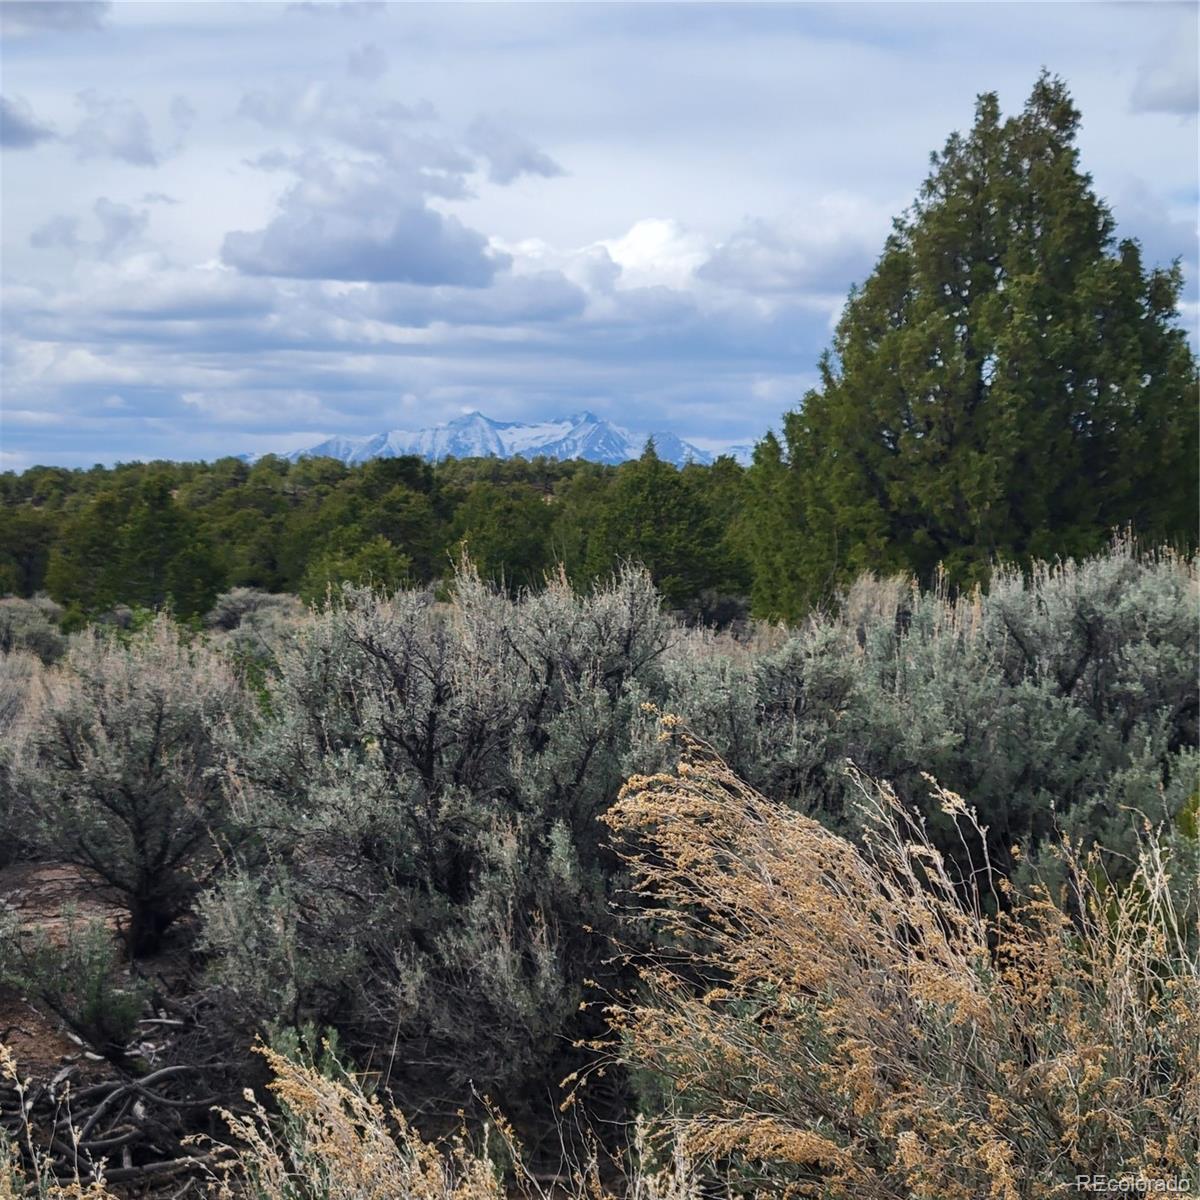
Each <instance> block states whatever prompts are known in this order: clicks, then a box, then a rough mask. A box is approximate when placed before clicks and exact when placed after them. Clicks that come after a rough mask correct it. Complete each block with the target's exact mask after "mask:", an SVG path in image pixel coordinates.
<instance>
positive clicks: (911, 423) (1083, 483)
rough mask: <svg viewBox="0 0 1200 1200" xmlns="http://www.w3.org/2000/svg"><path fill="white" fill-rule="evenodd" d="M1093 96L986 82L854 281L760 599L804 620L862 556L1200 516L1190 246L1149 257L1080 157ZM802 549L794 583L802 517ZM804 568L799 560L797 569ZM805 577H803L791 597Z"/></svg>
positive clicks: (1025, 549)
mask: <svg viewBox="0 0 1200 1200" xmlns="http://www.w3.org/2000/svg"><path fill="white" fill-rule="evenodd" d="M1079 121H1080V114H1079V112H1078V110H1077V109H1076V108H1075V107H1074V105H1073V104H1072V103H1071V99H1070V97H1069V95H1068V93H1067V90H1066V88H1065V86H1064V85H1063V83H1062V82H1061V81H1059V80H1057V79H1053V78H1051V77H1050V76H1048V75H1045V74H1043V75H1042V77H1041V78H1040V79H1039V80H1038V82H1037V84H1036V85H1035V87H1034V89H1033V92H1032V94H1031V96H1030V98H1029V100H1028V102H1027V103H1026V105H1025V108H1024V110H1023V111H1022V112H1021V113H1020V114H1018V115H1016V116H1013V117H1010V118H1008V119H1007V120H1003V119H1002V118H1001V115H1000V110H999V104H998V101H997V98H996V96H995V95H994V94H987V95H983V96H981V97H980V98H979V101H978V103H977V107H976V114H975V124H974V127H973V128H972V130H971V131H970V133H969V134H967V135H966V136H962V135H959V134H954V135H952V136H951V137H950V139H949V140H948V141H947V143H946V146H945V149H944V150H943V151H942V153H941V154H935V155H934V156H933V158H932V170H931V173H930V175H929V178H928V179H927V180H926V182H925V184H924V186H923V187H922V189H921V193H920V195H919V197H918V199H917V200H916V202H915V204H914V205H913V207H912V208H911V209H910V210H909V211H908V212H907V213H906V214H905V215H904V216H902V217H901V218H899V219H898V220H897V221H896V222H895V226H894V231H893V233H892V235H891V236H890V237H889V238H888V240H887V243H886V245H885V247H884V250H883V254H882V256H881V258H880V259H879V262H878V263H877V264H876V267H875V269H874V271H873V272H872V274H871V275H870V277H869V278H868V279H867V281H866V283H865V284H864V285H863V286H862V288H861V289H854V290H852V291H851V293H850V298H849V300H848V302H847V305H846V309H845V311H844V313H843V316H842V319H841V322H840V323H839V325H838V328H837V333H836V336H835V338H834V343H833V347H832V349H831V351H830V352H828V353H826V355H825V356H824V357H823V359H822V361H821V365H820V370H821V385H820V387H819V388H817V389H816V390H814V391H811V392H810V393H809V394H808V395H807V396H806V397H805V400H804V406H803V408H802V409H801V410H800V411H799V412H794V413H790V414H788V415H787V417H786V418H785V429H784V431H785V436H786V443H787V455H786V465H787V473H788V475H789V476H790V479H791V491H790V493H785V495H784V497H783V499H782V501H780V500H778V499H776V498H775V497H774V495H773V492H774V489H775V488H776V487H778V486H780V484H778V483H776V484H772V483H771V479H772V477H773V476H774V475H778V474H779V462H778V461H777V460H776V457H775V455H774V452H773V451H772V449H771V448H770V447H769V446H768V447H766V448H765V449H763V450H761V451H760V454H759V455H758V456H757V458H758V461H757V462H756V465H755V467H754V470H753V471H752V475H753V476H755V477H756V478H755V483H756V484H757V487H756V488H755V489H754V490H755V491H756V493H757V495H758V497H759V503H760V504H761V503H763V502H764V500H765V502H766V504H767V510H766V511H765V512H760V511H755V510H754V506H753V505H752V507H751V511H750V513H749V514H748V519H749V525H750V528H754V527H755V526H757V525H758V524H759V522H760V518H761V520H762V526H763V529H762V532H761V534H759V535H757V536H756V537H755V539H754V540H755V542H756V544H757V549H756V551H755V569H756V592H755V594H756V597H757V599H758V610H759V611H760V612H762V613H765V614H771V615H785V616H795V615H797V614H798V613H799V612H802V611H804V610H805V609H807V608H808V607H810V606H811V605H812V604H814V603H816V602H818V601H820V600H821V599H822V598H823V597H824V596H827V595H828V594H829V592H830V590H831V588H832V586H833V585H834V584H836V583H840V582H844V581H845V580H847V579H849V578H851V577H852V576H853V575H854V574H856V573H857V572H859V571H861V570H864V569H865V570H876V571H915V572H917V573H918V574H919V575H921V576H923V577H926V578H928V577H929V576H930V575H931V574H932V573H933V571H934V570H935V568H936V566H937V564H938V563H942V564H943V565H944V566H945V568H946V570H947V571H948V573H949V576H950V578H951V580H953V581H956V582H969V581H972V580H976V579H980V578H982V577H983V576H984V575H985V574H986V572H987V569H988V564H989V562H991V561H992V560H993V559H995V558H997V557H1007V558H1014V559H1017V560H1019V561H1028V560H1029V559H1030V558H1032V557H1036V556H1054V555H1060V554H1070V555H1079V554H1084V553H1088V552H1091V551H1094V550H1095V549H1097V548H1099V547H1100V546H1102V545H1103V544H1104V542H1105V541H1106V540H1107V539H1108V537H1109V536H1110V533H1111V531H1112V529H1113V528H1114V527H1117V526H1123V525H1126V524H1131V525H1132V526H1133V527H1134V528H1135V530H1136V531H1137V532H1138V533H1140V534H1142V535H1144V536H1146V537H1148V538H1154V539H1162V538H1176V539H1178V538H1185V539H1190V538H1191V537H1192V534H1193V526H1194V516H1195V511H1194V510H1195V496H1196V490H1197V422H1196V408H1195V400H1196V391H1195V389H1196V381H1197V374H1196V363H1195V359H1194V356H1193V355H1192V352H1191V350H1190V349H1189V347H1188V344H1187V340H1186V336H1185V334H1184V331H1183V330H1182V329H1181V328H1180V327H1179V325H1178V324H1177V322H1176V312H1177V303H1178V299H1179V294H1180V290H1181V287H1182V275H1181V272H1180V269H1179V266H1178V263H1175V264H1173V265H1172V266H1170V267H1168V268H1165V269H1159V268H1156V269H1151V270H1146V269H1145V268H1144V267H1143V265H1142V261H1141V254H1140V250H1139V248H1138V246H1137V243H1136V242H1133V241H1130V240H1123V241H1121V242H1119V243H1117V241H1116V239H1115V235H1114V222H1113V218H1112V215H1111V213H1110V211H1109V209H1108V207H1107V206H1106V205H1105V203H1104V202H1103V201H1102V200H1100V199H1099V198H1098V197H1097V196H1096V194H1095V192H1094V191H1093V189H1092V181H1091V177H1090V176H1089V175H1087V174H1085V173H1084V172H1083V171H1082V170H1081V169H1080V166H1079V153H1078V150H1077V149H1076V145H1075V141H1076V135H1077V133H1078V129H1079ZM781 513H785V514H786V516H785V519H784V521H783V523H782V524H783V526H784V527H786V529H787V535H786V536H787V539H788V540H789V541H791V542H794V541H796V540H797V539H799V540H800V541H801V542H802V549H801V550H800V551H799V552H798V554H797V557H796V559H795V560H794V562H793V563H792V564H791V570H790V571H788V572H785V573H784V577H783V578H781V579H779V580H778V581H776V582H771V581H769V580H766V579H765V578H764V577H765V576H767V575H769V574H770V573H772V572H778V571H779V564H778V561H777V553H776V547H779V546H780V545H782V544H783V542H782V541H781V536H780V535H781V534H782V533H783V530H782V529H776V530H775V533H774V535H772V534H771V533H768V532H767V530H768V529H769V528H771V527H773V526H777V525H778V524H779V518H780V514H781ZM789 575H790V576H792V577H794V578H788V576H789ZM780 587H783V588H784V589H785V592H786V594H784V595H779V594H776V593H777V591H778V589H779V588H780Z"/></svg>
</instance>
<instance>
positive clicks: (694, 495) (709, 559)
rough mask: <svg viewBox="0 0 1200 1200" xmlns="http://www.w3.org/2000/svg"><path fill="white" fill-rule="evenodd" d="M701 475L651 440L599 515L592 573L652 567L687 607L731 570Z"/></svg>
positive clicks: (663, 587)
mask: <svg viewBox="0 0 1200 1200" xmlns="http://www.w3.org/2000/svg"><path fill="white" fill-rule="evenodd" d="M708 499H709V498H708V497H707V496H706V495H705V494H704V492H703V490H702V487H701V485H700V484H698V483H697V481H696V479H695V476H694V475H692V476H685V475H684V474H683V473H682V472H680V471H678V470H677V469H676V468H675V467H674V466H672V465H671V464H670V463H668V462H663V461H662V459H660V458H659V457H658V454H657V452H656V451H655V449H654V440H653V439H650V440H649V441H647V443H646V448H645V450H644V451H643V452H642V456H641V458H638V459H635V460H634V461H632V462H627V463H622V464H621V466H620V467H618V468H617V474H616V478H615V480H614V481H613V483H612V486H611V487H610V488H609V489H608V490H607V492H606V494H605V495H604V497H603V499H602V502H601V504H600V505H599V507H598V510H597V512H596V514H595V523H594V526H593V527H592V530H591V532H590V535H589V538H588V550H587V558H586V560H585V561H586V573H587V574H588V575H590V576H591V577H592V578H593V579H598V578H602V577H603V576H605V575H607V574H608V572H610V571H611V570H612V568H613V564H614V563H618V562H620V561H622V560H630V561H633V562H637V563H640V564H642V565H643V566H644V567H646V569H647V570H648V571H649V572H650V575H651V578H653V580H654V583H655V585H656V586H657V587H658V589H659V591H660V592H662V594H663V598H664V599H665V600H666V601H667V603H668V604H670V605H671V606H672V607H674V608H683V607H685V606H686V605H687V603H688V601H689V600H692V599H693V598H695V597H696V596H698V595H699V594H700V592H701V590H702V589H704V588H705V587H709V586H712V585H713V583H714V581H717V580H720V579H721V577H722V575H727V574H728V573H729V565H728V562H727V560H726V557H725V555H724V552H723V547H722V533H723V530H722V529H721V527H720V525H719V523H718V521H717V519H716V517H715V515H714V513H713V511H712V509H711V507H710V505H709V502H708Z"/></svg>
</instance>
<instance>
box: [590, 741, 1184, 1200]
mask: <svg viewBox="0 0 1200 1200" xmlns="http://www.w3.org/2000/svg"><path fill="white" fill-rule="evenodd" d="M664 725H665V731H664V736H666V737H671V738H676V739H678V741H679V742H680V743H681V747H682V757H681V761H680V762H679V766H678V769H677V771H676V772H674V773H670V774H660V775H656V776H653V777H648V778H635V779H632V780H630V781H629V783H628V784H627V786H626V788H625V789H624V791H623V793H622V798H621V800H620V802H619V803H618V804H617V806H616V807H615V808H614V809H613V810H612V811H611V812H610V814H609V815H608V817H607V820H608V822H609V824H610V825H611V826H612V827H613V828H614V830H616V831H617V832H618V834H620V835H621V836H622V838H623V839H624V842H625V846H626V852H627V856H628V861H629V863H630V865H631V867H632V870H633V872H634V875H635V879H636V886H637V890H638V892H639V893H640V897H641V901H642V904H643V905H644V907H643V909H642V912H641V916H642V919H644V920H645V921H647V922H649V923H650V925H651V927H652V934H651V938H650V940H651V941H652V943H653V944H655V945H656V946H657V947H658V950H657V951H656V953H655V954H654V955H652V956H651V958H650V961H649V962H647V963H645V964H644V965H643V967H642V978H643V982H644V992H643V996H642V998H641V999H640V1000H639V1001H638V1002H637V1003H634V1004H631V1005H628V1006H623V1007H617V1008H615V1009H614V1010H613V1019H614V1022H615V1023H616V1026H617V1028H618V1030H619V1033H620V1041H619V1044H618V1046H617V1047H616V1049H615V1052H616V1053H617V1054H618V1055H619V1056H621V1057H622V1058H624V1059H625V1060H627V1061H630V1062H632V1063H633V1064H634V1065H636V1066H638V1067H641V1068H643V1069H645V1070H647V1071H649V1072H652V1073H653V1074H654V1075H655V1076H657V1077H659V1078H661V1079H664V1080H667V1081H669V1083H668V1086H667V1088H666V1098H665V1101H664V1103H665V1106H666V1108H667V1109H668V1112H667V1117H668V1119H669V1122H670V1124H671V1125H672V1126H673V1127H674V1129H675V1130H676V1131H677V1133H678V1134H679V1135H680V1136H681V1137H682V1138H683V1141H684V1144H685V1146H686V1147H687V1149H688V1151H689V1152H690V1153H692V1154H694V1155H698V1156H701V1157H703V1158H706V1159H707V1160H709V1161H712V1162H716V1163H720V1164H721V1165H722V1166H723V1168H724V1169H725V1170H729V1169H730V1167H731V1166H732V1167H733V1168H735V1169H737V1170H739V1171H740V1172H741V1178H742V1180H743V1181H744V1185H745V1187H746V1189H747V1190H748V1191H754V1190H755V1189H761V1194H762V1195H770V1196H777V1195H819V1196H822V1197H824V1198H826V1200H833V1198H835V1197H852V1196H853V1197H878V1198H880V1200H883V1198H893V1197H894V1198H896V1200H900V1198H901V1197H903V1198H906V1200H914V1198H918V1197H920V1198H929V1200H935V1198H936V1200H979V1198H980V1197H996V1198H998V1200H1021V1198H1025V1197H1043V1196H1051V1195H1059V1194H1065V1193H1068V1192H1072V1193H1073V1192H1074V1190H1075V1181H1076V1176H1078V1175H1082V1174H1095V1173H1104V1174H1107V1175H1109V1176H1111V1177H1114V1178H1127V1179H1133V1180H1137V1179H1144V1180H1154V1179H1159V1180H1170V1179H1175V1180H1186V1181H1188V1182H1190V1183H1192V1185H1193V1186H1195V1183H1196V1181H1197V1167H1198V1166H1200V963H1198V959H1197V937H1196V930H1195V929H1194V928H1189V927H1187V926H1186V923H1185V920H1184V918H1181V916H1180V914H1179V913H1178V912H1177V911H1176V908H1175V907H1174V905H1173V902H1172V892H1171V888H1170V886H1169V883H1170V876H1171V872H1172V870H1173V869H1174V868H1173V866H1172V864H1171V862H1170V861H1169V860H1168V859H1167V858H1166V857H1165V856H1164V853H1163V852H1162V850H1161V849H1160V848H1159V846H1158V844H1157V842H1156V840H1155V839H1154V837H1153V835H1152V834H1151V833H1150V832H1149V831H1146V833H1145V835H1144V836H1143V839H1142V849H1141V855H1140V858H1139V860H1138V862H1137V864H1136V868H1135V872H1134V878H1133V881H1132V883H1131V884H1129V885H1128V886H1126V887H1125V888H1124V889H1122V890H1121V891H1120V892H1118V891H1116V890H1115V889H1113V888H1112V887H1110V886H1109V885H1108V884H1107V883H1106V881H1105V880H1104V879H1103V877H1102V876H1101V875H1100V874H1099V873H1098V872H1097V871H1096V870H1095V860H1094V859H1092V860H1089V861H1086V862H1081V861H1078V860H1077V859H1076V858H1075V857H1074V856H1073V855H1072V854H1071V852H1070V849H1069V848H1067V847H1063V848H1062V850H1061V853H1062V856H1063V859H1064V860H1065V862H1064V865H1065V868H1066V871H1067V877H1068V879H1069V881H1070V882H1069V886H1068V888H1067V889H1066V890H1065V891H1064V893H1063V894H1062V895H1058V896H1053V897H1052V896H1050V895H1048V894H1046V893H1045V892H1035V893H1033V894H1029V895H1024V896H1017V895H1013V894H1011V893H1008V894H997V893H1001V892H1002V891H1004V892H1007V889H1006V888H1005V886H1004V885H1003V883H1002V881H999V880H997V879H995V877H994V876H993V875H992V873H991V872H990V870H989V869H988V866H987V864H986V863H984V864H981V867H980V869H979V870H978V871H977V872H976V873H975V875H974V877H973V878H970V879H959V878H955V877H954V875H953V874H952V869H951V867H950V866H949V865H948V864H947V863H946V862H945V861H944V860H943V858H942V857H941V855H939V854H938V852H937V851H936V850H935V849H934V848H933V847H932V846H931V844H930V842H929V840H928V838H927V837H926V836H925V831H924V829H923V828H922V827H921V825H919V824H918V823H917V822H916V821H914V820H913V818H911V817H910V816H909V815H908V814H907V813H906V812H905V811H903V810H902V809H901V806H900V805H899V804H898V803H897V801H896V799H895V796H894V795H893V793H892V792H891V791H890V790H889V789H888V788H886V787H879V786H876V785H874V784H872V783H870V782H869V781H867V780H865V779H862V778H858V779H857V783H858V787H859V792H860V795H861V802H862V807H863V809H864V812H865V814H866V816H867V818H868V822H869V826H870V835H869V837H868V839H867V844H866V846H865V847H864V848H859V847H856V846H855V845H853V844H851V843H850V842H848V841H846V840H844V839H843V838H840V837H837V836H835V835H833V834H832V833H830V832H828V831H827V830H826V829H824V828H823V827H822V826H820V825H818V824H817V823H816V822H814V821H812V820H809V819H807V818H805V817H803V816H800V815H798V814H796V813H794V812H791V811H788V810H786V809H784V808H782V807H780V806H778V805H775V804H772V803H771V802H769V801H768V800H766V799H764V798H763V797H762V796H760V795H758V794H756V793H755V792H754V791H752V790H751V789H750V788H748V787H746V786H745V785H744V784H742V783H741V782H740V781H739V780H737V779H736V778H734V777H733V775H732V774H731V773H730V772H729V770H728V769H727V768H726V767H725V765H724V764H723V763H722V762H721V761H720V760H719V759H718V758H717V757H716V756H715V755H714V754H713V753H712V752H711V751H709V750H708V749H707V748H706V747H704V746H703V745H701V744H699V743H698V742H696V741H695V739H693V738H691V737H690V736H689V735H688V734H687V733H686V732H685V731H683V730H681V729H678V728H677V727H675V723H674V722H673V720H672V719H671V718H666V719H665V720H664ZM939 796H940V799H941V802H942V804H943V807H944V809H945V810H946V812H947V813H948V814H949V815H951V816H952V817H953V818H954V819H955V820H956V821H957V823H958V825H959V828H960V830H961V831H962V834H963V837H964V839H965V840H967V841H968V842H973V843H974V844H982V842H983V838H982V830H980V829H979V827H978V826H977V825H976V824H975V821H974V817H973V814H972V813H971V812H970V811H969V810H968V809H967V808H966V806H965V805H964V803H963V801H962V800H961V799H960V798H959V797H957V796H955V795H953V794H950V793H948V792H944V791H942V792H940V793H939ZM1194 882H1195V881H1193V884H1194ZM997 911H998V912H1000V913H1001V914H1002V915H1001V916H990V915H988V914H989V913H995V912H997Z"/></svg>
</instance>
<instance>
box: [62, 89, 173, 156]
mask: <svg viewBox="0 0 1200 1200" xmlns="http://www.w3.org/2000/svg"><path fill="white" fill-rule="evenodd" d="M76 100H77V102H78V103H79V105H80V106H81V107H82V108H83V109H84V111H85V113H86V114H87V115H86V116H85V117H84V118H83V120H82V121H80V123H79V126H78V128H77V129H76V130H75V132H74V133H73V134H72V135H71V136H70V138H69V139H67V140H68V141H70V142H71V144H72V145H74V146H75V148H76V150H77V151H78V153H79V157H80V158H116V159H120V160H121V161H123V162H127V163H132V164H133V165H134V166H137V167H154V166H157V165H158V163H159V161H160V155H159V153H158V151H157V150H156V149H155V148H154V141H153V138H152V137H151V133H150V122H149V121H147V120H146V114H145V113H143V112H142V110H141V109H140V108H138V107H137V105H136V104H134V103H133V102H132V101H131V100H125V99H120V98H117V97H109V96H101V95H100V94H99V93H98V92H96V91H95V90H93V89H88V90H87V91H84V92H80V93H79V94H78V95H77V96H76Z"/></svg>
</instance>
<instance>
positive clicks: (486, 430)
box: [285, 412, 713, 466]
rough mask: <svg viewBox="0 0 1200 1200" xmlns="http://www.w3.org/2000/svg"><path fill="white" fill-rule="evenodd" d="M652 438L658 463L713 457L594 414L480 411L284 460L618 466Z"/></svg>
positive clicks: (342, 440)
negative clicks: (504, 417)
mask: <svg viewBox="0 0 1200 1200" xmlns="http://www.w3.org/2000/svg"><path fill="white" fill-rule="evenodd" d="M648 436H649V437H653V438H654V447H655V450H656V451H657V453H658V456H659V458H661V459H664V460H665V461H667V462H672V463H674V464H675V465H676V466H683V465H684V463H687V462H696V463H710V462H712V460H713V455H711V454H709V453H708V452H707V451H705V450H701V449H699V448H698V447H696V446H693V445H691V444H690V443H689V442H685V441H684V440H683V439H682V438H680V437H679V436H678V435H677V434H674V433H670V432H656V433H652V434H648V435H647V434H634V433H631V432H630V431H629V430H628V429H623V428H622V427H621V426H619V425H614V424H613V423H612V422H611V421H606V420H604V419H603V418H602V417H597V416H596V415H595V414H594V413H589V412H582V413H575V414H574V415H572V416H567V417H556V418H554V419H553V420H549V421H538V422H535V423H526V422H522V421H493V420H492V419H491V418H490V417H485V416H484V415H483V413H480V412H470V413H466V414H464V415H463V416H461V417H458V418H456V419H455V420H453V421H450V422H449V423H448V424H445V425H434V426H431V427H429V428H427V429H418V430H416V431H409V430H405V429H393V430H390V431H389V432H387V433H377V434H375V435H374V436H372V437H362V438H346V437H333V438H329V439H328V440H326V441H324V442H319V443H318V444H317V445H315V446H310V447H309V448H308V449H306V450H293V451H292V452H291V453H290V454H288V455H285V457H286V458H289V459H291V460H292V461H293V462H295V461H296V460H297V459H301V458H317V457H328V458H336V459H338V460H340V461H341V462H344V463H346V464H347V465H348V466H351V465H354V464H356V463H362V462H366V461H368V460H369V459H372V458H396V457H398V456H399V455H402V454H416V455H419V456H420V457H422V458H424V459H427V460H428V461H430V462H437V461H439V460H441V459H443V458H514V457H516V456H517V455H520V456H521V457H522V458H537V457H538V456H539V455H540V456H543V457H545V458H559V459H566V458H586V459H588V460H590V461H591V462H599V463H621V462H625V461H626V460H628V459H631V458H637V457H638V456H639V455H640V454H641V453H642V450H643V448H644V447H645V444H646V438H647V437H648Z"/></svg>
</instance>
